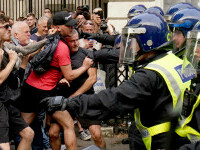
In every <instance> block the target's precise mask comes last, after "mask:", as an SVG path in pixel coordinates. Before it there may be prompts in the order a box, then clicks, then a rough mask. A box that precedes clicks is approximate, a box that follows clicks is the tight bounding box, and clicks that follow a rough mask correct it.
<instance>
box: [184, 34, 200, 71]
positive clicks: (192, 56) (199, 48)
mask: <svg viewBox="0 0 200 150" xmlns="http://www.w3.org/2000/svg"><path fill="white" fill-rule="evenodd" d="M183 73H184V74H185V73H187V74H188V73H190V74H196V73H200V32H197V31H190V32H188V34H187V42H186V50H185V55H184V61H183Z"/></svg>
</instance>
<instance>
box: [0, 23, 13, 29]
mask: <svg viewBox="0 0 200 150" xmlns="http://www.w3.org/2000/svg"><path fill="white" fill-rule="evenodd" d="M0 28H5V29H8V28H11V25H10V24H6V25H4V26H1V27H0Z"/></svg>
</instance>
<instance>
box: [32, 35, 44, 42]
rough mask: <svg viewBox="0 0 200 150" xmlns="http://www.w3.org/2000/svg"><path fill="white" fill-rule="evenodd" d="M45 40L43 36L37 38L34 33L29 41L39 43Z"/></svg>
mask: <svg viewBox="0 0 200 150" xmlns="http://www.w3.org/2000/svg"><path fill="white" fill-rule="evenodd" d="M44 38H45V36H37V35H36V34H35V33H34V34H32V35H31V37H30V39H31V40H34V41H37V42H38V41H41V40H43V39H44Z"/></svg>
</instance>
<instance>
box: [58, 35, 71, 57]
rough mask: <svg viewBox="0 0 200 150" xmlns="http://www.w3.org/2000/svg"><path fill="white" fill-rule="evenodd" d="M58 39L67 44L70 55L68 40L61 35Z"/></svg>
mask: <svg viewBox="0 0 200 150" xmlns="http://www.w3.org/2000/svg"><path fill="white" fill-rule="evenodd" d="M60 39H61V40H62V41H63V42H64V43H65V44H67V46H68V48H69V52H70V55H71V48H70V46H69V44H68V42H67V41H66V40H65V38H64V37H63V36H61V37H60Z"/></svg>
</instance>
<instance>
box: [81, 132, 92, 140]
mask: <svg viewBox="0 0 200 150" xmlns="http://www.w3.org/2000/svg"><path fill="white" fill-rule="evenodd" d="M79 135H80V139H81V140H83V141H87V140H90V139H91V135H88V134H86V133H85V132H84V131H81V132H79Z"/></svg>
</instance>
